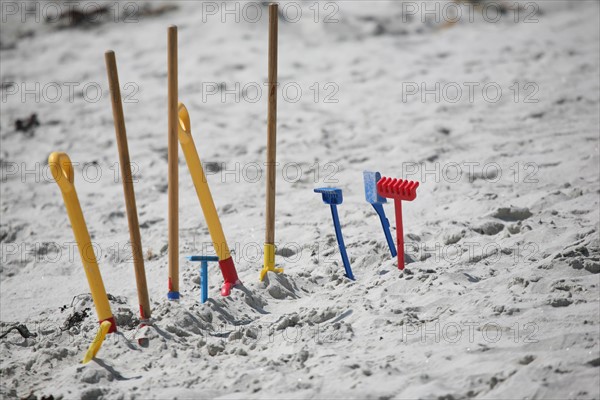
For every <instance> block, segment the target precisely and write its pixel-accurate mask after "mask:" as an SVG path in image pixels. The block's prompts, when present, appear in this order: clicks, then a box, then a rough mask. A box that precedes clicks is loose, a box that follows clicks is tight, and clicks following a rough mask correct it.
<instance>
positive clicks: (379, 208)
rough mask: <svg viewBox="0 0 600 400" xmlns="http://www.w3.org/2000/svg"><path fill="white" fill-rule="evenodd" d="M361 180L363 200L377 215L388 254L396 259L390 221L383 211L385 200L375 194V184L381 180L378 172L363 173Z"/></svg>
mask: <svg viewBox="0 0 600 400" xmlns="http://www.w3.org/2000/svg"><path fill="white" fill-rule="evenodd" d="M363 179H364V182H365V198H366V199H367V202H368V203H370V204H371V205H372V206H373V208H374V209H375V212H377V215H379V220H380V221H381V228H382V229H383V233H384V235H385V240H387V243H388V247H389V248H390V253H391V254H392V257H396V255H397V253H396V246H395V245H394V239H392V233H391V232H390V221H389V220H388V219H387V218H386V216H385V210H384V209H383V204H385V203H386V202H387V200H386V199H385V197H381V196H380V195H379V193H377V182H378V181H379V180H380V179H381V174H380V173H379V172H370V171H363Z"/></svg>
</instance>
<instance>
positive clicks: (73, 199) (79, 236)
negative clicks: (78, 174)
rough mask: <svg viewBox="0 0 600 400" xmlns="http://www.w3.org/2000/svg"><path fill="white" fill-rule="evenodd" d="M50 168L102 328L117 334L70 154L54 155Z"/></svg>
mask: <svg viewBox="0 0 600 400" xmlns="http://www.w3.org/2000/svg"><path fill="white" fill-rule="evenodd" d="M48 164H49V167H50V171H51V172H52V176H53V177H54V180H55V181H56V183H57V184H58V187H59V188H60V191H61V192H62V195H63V200H64V202H65V207H66V208H67V215H68V216H69V220H70V221H71V226H72V227H73V234H74V235H75V241H76V242H77V247H78V248H79V255H80V257H81V262H82V263H83V269H84V271H85V275H86V277H87V280H88V284H89V286H90V292H91V293H92V299H93V300H94V305H95V307H96V314H97V315H98V320H99V322H100V324H102V323H103V322H105V321H108V322H110V326H109V330H108V333H112V332H115V331H116V330H117V324H116V322H115V319H114V317H113V314H112V311H111V310H110V304H109V302H108V297H107V296H106V289H104V283H103V282H102V275H100V269H99V268H98V262H97V261H96V254H95V253H94V248H93V247H92V240H91V239H90V234H89V232H88V229H87V226H86V224H85V219H84V218H83V212H82V211H81V205H80V204H79V198H78V197H77V192H76V191H75V185H74V181H75V177H74V174H73V165H72V164H71V159H70V158H69V156H68V155H67V154H66V153H62V152H55V153H52V154H50V157H49V158H48Z"/></svg>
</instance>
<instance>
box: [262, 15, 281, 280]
mask: <svg viewBox="0 0 600 400" xmlns="http://www.w3.org/2000/svg"><path fill="white" fill-rule="evenodd" d="M278 22H279V13H278V11H277V4H269V60H268V79H269V96H268V97H267V102H268V108H267V187H266V205H265V228H266V229H265V245H264V254H263V268H262V269H261V271H260V275H259V277H258V279H259V280H260V281H261V282H262V281H263V280H264V279H265V276H267V273H268V272H274V273H276V274H281V273H283V268H279V267H275V182H276V171H275V168H276V166H277V163H276V159H277V157H276V156H277V152H276V149H277V29H278Z"/></svg>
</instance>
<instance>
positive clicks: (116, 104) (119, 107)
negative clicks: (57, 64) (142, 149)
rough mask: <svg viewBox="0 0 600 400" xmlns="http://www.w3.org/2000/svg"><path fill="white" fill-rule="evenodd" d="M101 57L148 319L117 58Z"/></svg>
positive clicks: (140, 295) (142, 304) (139, 285)
mask: <svg viewBox="0 0 600 400" xmlns="http://www.w3.org/2000/svg"><path fill="white" fill-rule="evenodd" d="M104 59H105V61H106V71H107V73H108V85H109V87H110V93H111V96H110V99H111V103H112V110H113V119H114V122H115V133H116V135H117V147H118V149H119V161H120V163H121V176H122V180H123V192H124V193H125V207H126V209H127V222H128V223H129V240H130V241H131V251H132V253H133V266H134V269H135V282H136V284H137V292H138V301H139V304H140V312H141V314H142V319H148V318H150V316H151V310H150V298H149V297H148V284H147V283H146V270H145V268H144V256H143V252H142V238H141V236H140V224H139V222H138V215H137V206H136V204H135V192H134V190H133V176H132V175H131V163H130V160H129V147H128V145H127V132H126V131H125V117H124V116H123V104H122V102H121V89H120V86H119V74H118V71H117V60H116V58H115V53H114V52H113V51H112V50H109V51H107V52H106V53H105V54H104Z"/></svg>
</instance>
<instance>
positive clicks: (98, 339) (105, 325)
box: [81, 321, 112, 364]
mask: <svg viewBox="0 0 600 400" xmlns="http://www.w3.org/2000/svg"><path fill="white" fill-rule="evenodd" d="M111 325H112V324H111V323H110V322H109V321H104V322H102V323H101V324H100V328H99V329H98V332H97V333H96V336H95V337H94V341H93V342H92V344H90V347H88V350H87V351H86V353H85V356H83V360H82V361H81V362H82V363H83V364H87V363H89V362H90V361H91V360H92V358H94V357H96V354H98V352H99V351H100V347H102V343H104V338H106V334H107V333H108V331H110V328H111Z"/></svg>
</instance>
